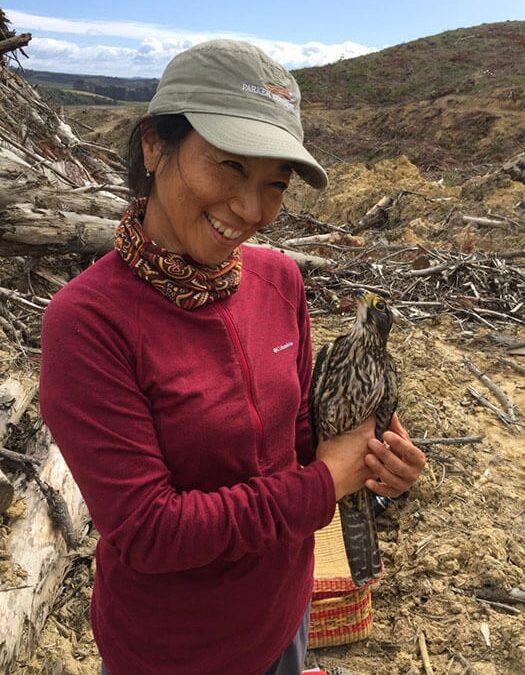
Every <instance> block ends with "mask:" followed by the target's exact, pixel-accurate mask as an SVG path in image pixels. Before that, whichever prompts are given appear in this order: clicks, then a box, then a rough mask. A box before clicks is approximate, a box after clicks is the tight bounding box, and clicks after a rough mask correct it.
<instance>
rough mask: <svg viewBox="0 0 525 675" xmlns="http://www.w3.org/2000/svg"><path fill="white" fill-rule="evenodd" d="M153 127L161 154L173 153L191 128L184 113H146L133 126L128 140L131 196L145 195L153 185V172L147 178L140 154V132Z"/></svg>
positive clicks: (142, 156)
mask: <svg viewBox="0 0 525 675" xmlns="http://www.w3.org/2000/svg"><path fill="white" fill-rule="evenodd" d="M148 129H155V131H156V132H157V135H158V137H159V138H160V140H161V141H162V154H163V155H164V156H170V155H173V154H174V153H175V152H177V150H178V149H179V147H180V145H181V143H182V141H183V140H184V139H185V138H186V136H187V135H188V134H189V133H190V131H191V130H192V129H193V127H192V126H191V124H190V123H189V122H188V120H187V119H186V117H184V115H148V116H147V117H142V118H141V119H140V120H139V121H138V122H137V123H136V124H135V126H134V128H133V131H132V132H131V135H130V137H129V142H128V187H129V191H130V193H131V196H132V197H147V196H148V195H149V193H150V191H151V187H152V185H153V180H154V175H153V173H152V174H151V176H150V177H149V178H148V177H147V176H146V169H145V167H144V155H143V154H142V134H143V132H144V131H147V130H148Z"/></svg>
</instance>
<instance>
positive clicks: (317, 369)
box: [308, 343, 332, 448]
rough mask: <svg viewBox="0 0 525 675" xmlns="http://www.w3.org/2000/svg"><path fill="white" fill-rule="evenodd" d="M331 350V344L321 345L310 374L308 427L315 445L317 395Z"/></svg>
mask: <svg viewBox="0 0 525 675" xmlns="http://www.w3.org/2000/svg"><path fill="white" fill-rule="evenodd" d="M331 351H332V344H331V343H327V344H325V345H323V346H322V347H321V350H320V351H319V353H318V354H317V358H316V359H315V366H314V372H313V374H312V384H311V385H310V396H309V398H308V410H309V414H310V427H311V429H312V443H313V446H314V448H316V447H317V442H318V440H319V429H318V414H319V412H318V406H319V397H320V395H321V392H322V391H323V389H324V381H325V378H326V373H327V371H328V363H329V361H330V359H329V355H330V352H331Z"/></svg>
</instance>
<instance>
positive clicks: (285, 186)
mask: <svg viewBox="0 0 525 675" xmlns="http://www.w3.org/2000/svg"><path fill="white" fill-rule="evenodd" d="M272 185H273V186H274V187H276V188H278V189H279V190H282V191H283V192H284V191H285V190H286V189H288V183H285V182H284V181H277V182H276V183H272Z"/></svg>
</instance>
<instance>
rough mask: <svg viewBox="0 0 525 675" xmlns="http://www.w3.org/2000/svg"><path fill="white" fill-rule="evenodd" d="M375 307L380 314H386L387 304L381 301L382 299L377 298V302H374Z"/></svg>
mask: <svg viewBox="0 0 525 675" xmlns="http://www.w3.org/2000/svg"><path fill="white" fill-rule="evenodd" d="M374 307H375V308H376V309H378V310H379V311H380V312H384V311H385V309H386V303H385V302H384V301H383V300H381V298H377V300H376V301H375V302H374Z"/></svg>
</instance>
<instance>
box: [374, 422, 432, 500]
mask: <svg viewBox="0 0 525 675" xmlns="http://www.w3.org/2000/svg"><path fill="white" fill-rule="evenodd" d="M383 441H384V443H381V441H378V440H377V439H376V438H372V439H370V440H369V441H368V450H369V453H368V454H366V455H365V458H364V461H365V464H366V466H367V467H368V468H369V470H370V472H371V473H372V474H373V476H372V477H369V478H368V479H367V480H366V482H365V485H366V487H367V488H368V489H369V490H372V491H373V492H376V493H377V494H379V495H383V496H385V497H399V495H401V494H403V492H406V491H407V490H409V489H410V487H412V485H413V484H414V483H415V482H416V480H417V478H418V477H419V474H420V473H421V472H422V471H423V469H424V468H425V463H426V460H425V455H424V453H423V452H422V451H421V450H420V449H419V448H416V446H415V445H414V444H413V443H412V441H411V440H410V437H409V435H408V433H407V431H406V429H405V428H404V427H403V426H402V425H401V422H400V421H399V417H398V416H397V414H395V413H394V415H393V416H392V422H391V424H390V430H389V431H385V433H384V434H383Z"/></svg>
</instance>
